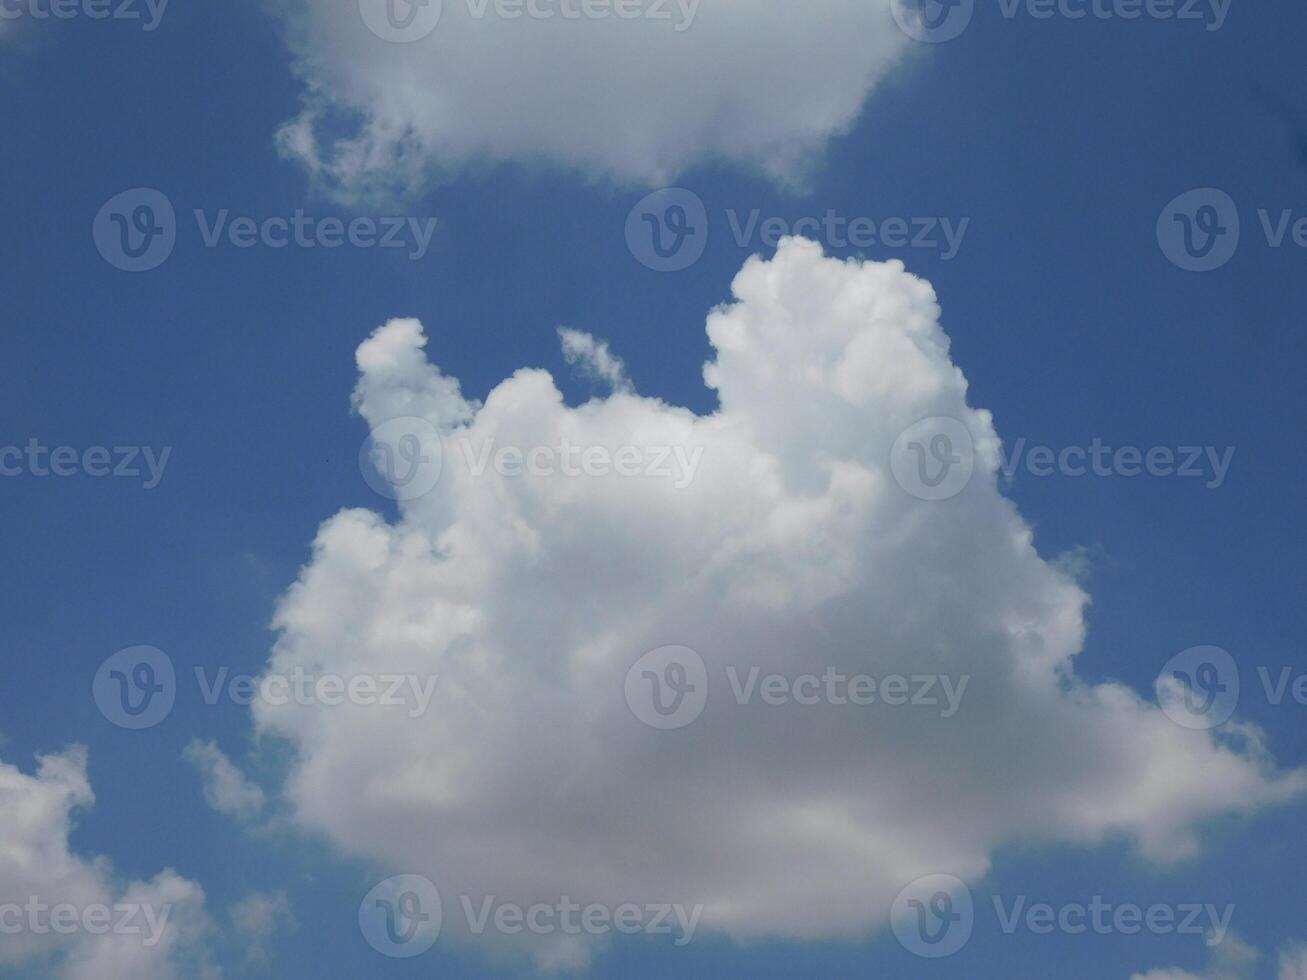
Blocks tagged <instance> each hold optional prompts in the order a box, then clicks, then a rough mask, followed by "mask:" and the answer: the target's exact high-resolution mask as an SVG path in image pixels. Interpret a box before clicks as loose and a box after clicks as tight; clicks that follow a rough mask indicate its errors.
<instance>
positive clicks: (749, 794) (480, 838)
mask: <svg viewBox="0 0 1307 980" xmlns="http://www.w3.org/2000/svg"><path fill="white" fill-rule="evenodd" d="M733 292H734V302H732V303H731V304H729V305H726V306H723V307H721V308H719V309H717V310H715V311H713V312H712V314H711V315H710V317H709V319H708V334H709V337H710V339H711V341H712V344H713V346H714V347H715V349H716V356H715V360H714V361H713V362H712V363H710V364H709V365H708V366H707V367H706V369H705V372H704V373H705V379H706V381H707V383H708V384H709V385H710V386H711V387H712V388H714V389H715V390H716V392H717V394H718V395H719V397H720V409H719V410H718V411H717V412H716V413H714V414H712V415H710V416H698V415H696V414H694V413H692V412H690V411H688V410H685V409H683V408H678V407H675V406H671V405H667V404H665V403H663V402H661V401H659V400H657V399H654V398H647V397H642V396H640V395H639V394H637V393H634V392H632V391H630V390H629V389H627V388H625V387H624V386H619V387H617V388H616V389H615V390H614V392H613V393H612V394H611V395H608V396H606V397H598V398H595V399H594V400H592V401H589V402H588V403H586V404H583V405H580V406H577V407H572V406H569V405H567V404H565V402H564V400H563V398H562V396H561V395H560V393H559V391H558V389H557V388H556V387H555V384H554V381H553V379H552V378H551V376H550V375H549V374H548V373H547V372H545V371H542V370H531V369H524V370H521V371H519V372H517V373H516V374H514V375H513V376H512V377H511V378H509V379H507V380H505V381H503V382H502V383H501V384H499V385H498V386H497V387H495V388H494V390H493V391H491V392H490V393H489V395H488V396H487V398H486V399H485V401H484V404H479V403H476V402H473V401H470V400H467V399H466V398H465V397H464V396H463V395H462V393H461V392H460V389H459V385H458V383H457V382H456V381H455V380H453V379H451V378H448V377H445V376H444V375H442V374H441V372H440V371H439V369H438V368H437V367H436V366H434V365H433V364H432V363H431V362H430V360H429V359H428V356H427V353H426V351H425V347H426V345H427V343H428V340H427V337H426V336H425V334H424V333H423V330H422V328H421V327H420V325H419V324H418V323H417V322H416V321H413V320H396V321H393V322H391V323H389V324H387V325H386V326H384V327H382V328H380V329H378V330H377V331H376V332H375V333H374V334H373V335H372V336H371V337H370V338H369V339H368V340H367V341H366V342H365V343H364V344H363V345H362V346H361V347H360V348H359V351H358V364H359V368H360V372H361V378H360V380H359V382H358V387H357V390H356V392H355V402H356V405H357V407H358V409H359V411H360V412H361V414H362V415H363V416H364V418H365V419H366V420H367V421H368V422H369V423H370V424H371V425H372V426H374V427H375V426H380V425H382V424H383V423H385V422H387V421H388V420H390V419H392V418H395V417H399V416H418V417H421V418H423V419H426V420H428V421H429V422H430V423H432V425H434V426H436V427H438V428H439V430H440V431H441V433H442V434H443V440H442V441H443V444H444V454H443V472H442V475H441V478H440V480H439V482H438V483H437V484H436V486H435V487H434V489H432V490H431V491H430V492H429V493H426V494H425V495H422V496H419V497H416V498H415V499H411V500H407V501H404V502H402V503H401V505H400V506H401V518H400V520H399V521H398V522H396V523H388V522H387V521H386V520H385V519H383V518H382V517H381V516H379V515H378V514H376V513H373V512H370V511H367V510H346V511H343V512H341V513H339V514H337V515H336V516H334V517H332V518H331V519H330V520H328V521H327V522H326V523H325V524H324V525H323V526H322V528H321V530H320V532H319V534H318V537H317V540H316V542H315V544H314V549H313V556H312V560H311V562H310V563H309V564H308V565H307V566H306V568H305V569H304V570H303V572H302V574H301V576H300V579H299V581H298V582H297V583H296V584H295V585H294V586H293V588H291V589H290V591H289V592H288V593H287V595H286V596H285V597H284V599H283V601H282V603H281V606H280V610H279V613H278V616H277V626H278V628H279V630H280V636H279V639H278V641H277V643H276V646H275V649H274V652H273V654H272V658H271V663H270V669H272V670H275V671H278V672H288V673H289V672H291V671H294V670H295V669H296V668H297V667H298V668H304V669H306V670H308V671H311V672H319V673H321V672H325V671H331V672H335V673H339V674H343V675H350V674H357V673H373V674H375V673H385V672H392V673H420V674H426V673H434V674H437V675H439V683H438V686H437V693H436V696H435V700H434V702H433V703H432V706H431V709H430V710H429V711H428V712H427V713H426V714H425V715H423V716H422V717H419V718H413V717H410V716H409V714H408V713H407V712H405V711H402V710H386V709H383V708H379V707H361V706H360V707H350V706H332V707H323V706H308V705H297V704H293V703H292V704H286V705H284V706H273V705H270V704H264V703H257V704H256V718H257V722H258V725H259V726H260V728H261V730H262V731H263V732H264V733H267V734H275V735H280V736H284V737H286V738H288V739H290V740H292V741H293V743H294V744H295V747H296V748H297V750H298V751H297V761H296V763H295V765H294V766H293V768H292V771H291V773H290V777H289V781H288V784H287V788H286V789H287V795H288V798H289V801H290V803H291V804H292V805H293V809H294V812H295V816H296V819H297V820H298V821H299V822H300V823H301V825H302V826H303V827H305V828H307V829H309V830H311V831H313V832H315V833H319V834H321V835H324V836H325V837H326V838H328V839H330V840H331V841H334V842H335V843H336V844H337V845H339V846H340V847H341V848H343V849H345V850H346V851H348V852H350V853H353V854H358V855H363V856H366V857H368V858H371V859H374V860H375V861H377V862H379V863H380V864H382V865H384V866H385V867H387V868H390V869H394V870H396V871H403V872H418V873H422V874H425V875H427V876H428V877H430V878H431V879H432V880H433V881H435V882H436V883H437V884H438V886H439V887H440V888H441V890H442V892H444V893H446V894H447V895H460V894H470V895H474V896H480V895H486V894H493V895H496V896H498V897H499V898H500V899H503V900H510V901H515V902H521V903H523V904H529V903H531V902H533V901H549V900H553V901H557V899H558V898H559V896H561V895H567V896H570V897H571V898H573V899H575V900H578V901H603V902H607V903H610V904H616V903H619V902H627V901H630V902H637V903H640V902H681V903H684V904H686V905H692V904H695V903H703V904H704V906H705V911H704V914H703V926H702V927H701V928H708V929H714V930H718V931H720V932H724V933H727V934H729V935H732V936H736V937H757V936H764V935H765V936H783V937H804V938H809V937H825V936H854V935H858V934H861V933H864V932H866V931H868V930H870V929H874V928H877V927H879V926H881V925H883V924H884V922H885V920H886V918H887V914H888V910H889V907H890V903H891V900H892V899H893V897H894V895H895V894H896V893H897V892H898V890H899V889H900V888H901V887H902V886H903V885H904V884H906V883H907V882H908V881H910V880H912V879H914V878H915V877H917V876H919V875H923V874H926V873H934V872H947V873H951V874H954V875H957V876H960V877H962V878H964V879H966V880H975V879H976V878H977V877H978V876H980V875H983V874H984V873H985V871H986V869H987V868H988V866H989V862H990V856H991V854H992V853H993V851H994V850H995V848H997V847H999V846H1000V845H1002V844H1003V843H1004V842H1008V841H1012V840H1017V839H1019V840H1022V841H1047V842H1074V843H1077V844H1092V843H1095V842H1099V841H1103V840H1106V839H1109V838H1120V839H1128V840H1130V841H1133V842H1134V843H1135V844H1136V845H1137V847H1138V849H1139V850H1140V851H1141V852H1142V853H1143V854H1144V855H1146V856H1147V857H1149V858H1152V859H1156V860H1160V861H1167V860H1173V859H1178V858H1182V857H1185V856H1187V855H1190V854H1192V853H1193V852H1194V851H1195V849H1196V847H1197V846H1198V841H1199V837H1198V832H1199V830H1200V828H1201V824H1202V822H1203V821H1204V820H1205V819H1206V818H1209V817H1213V816H1216V815H1225V814H1235V813H1248V812H1251V811H1254V810H1256V809H1258V808H1259V807H1262V806H1264V805H1267V804H1270V803H1273V802H1277V801H1281V800H1284V799H1286V798H1288V797H1290V796H1292V795H1294V794H1296V793H1298V792H1300V791H1301V790H1302V788H1303V785H1304V780H1303V776H1302V774H1300V773H1283V772H1281V771H1278V770H1277V769H1276V767H1275V765H1274V763H1273V762H1272V761H1271V760H1270V759H1269V758H1268V756H1267V754H1266V751H1265V749H1264V747H1263V746H1262V744H1261V741H1260V737H1259V735H1258V733H1257V732H1256V731H1255V730H1253V729H1250V728H1246V727H1245V728H1237V729H1235V730H1234V732H1233V734H1231V735H1219V734H1213V733H1208V732H1197V731H1190V730H1187V729H1184V728H1181V727H1179V726H1177V725H1175V724H1173V723H1172V722H1171V721H1169V720H1168V719H1167V718H1166V717H1165V716H1164V715H1163V714H1162V712H1161V711H1160V710H1159V709H1158V708H1157V707H1156V705H1155V704H1153V703H1150V702H1148V701H1145V700H1143V699H1142V698H1141V697H1140V696H1138V695H1137V694H1136V693H1135V692H1134V691H1133V690H1131V689H1129V688H1127V687H1125V686H1122V685H1119V684H1112V683H1106V684H1090V683H1086V682H1084V681H1082V680H1079V679H1077V677H1076V675H1075V672H1074V666H1073V664H1074V657H1075V655H1076V653H1077V652H1078V651H1079V650H1080V649H1081V646H1082V644H1083V641H1084V638H1085V620H1084V615H1083V614H1084V607H1085V604H1086V601H1087V596H1086V594H1085V592H1084V591H1083V590H1082V589H1081V587H1080V586H1078V585H1077V584H1076V582H1075V581H1073V580H1072V579H1070V578H1069V577H1068V576H1067V574H1065V573H1064V572H1063V571H1061V570H1060V569H1059V568H1058V567H1057V566H1056V565H1054V564H1051V563H1049V562H1047V561H1045V560H1044V559H1043V558H1042V557H1041V556H1040V555H1039V553H1038V552H1037V551H1036V549H1035V546H1034V543H1033V540H1032V533H1031V530H1030V528H1029V527H1028V525H1027V524H1026V523H1025V522H1024V520H1023V519H1022V517H1021V515H1020V514H1019V513H1018V512H1017V511H1016V509H1015V507H1014V506H1013V505H1012V503H1011V502H1010V501H1009V500H1007V499H1006V498H1004V497H1003V496H1002V495H1001V494H1000V493H999V491H998V489H997V479H996V470H997V464H998V446H999V442H998V436H997V435H996V433H995V430H994V426H993V423H992V419H991V417H990V415H989V413H987V412H985V411H984V410H981V409H977V408H973V407H971V406H970V405H969V404H968V402H967V382H966V380H965V378H964V376H963V374H962V372H961V371H960V370H959V369H958V368H957V367H956V366H955V365H954V364H953V363H952V361H951V360H950V357H949V342H948V338H947V337H946V335H945V334H944V332H943V331H942V330H941V328H940V326H939V322H938V321H939V313H940V311H939V308H938V306H937V304H936V299H935V296H934V293H933V291H932V289H931V287H930V286H929V284H927V283H926V282H923V281H922V280H920V279H917V278H915V277H913V276H912V275H910V274H908V273H907V272H906V271H905V270H904V267H903V266H902V264H901V263H898V262H890V263H885V264H879V263H873V262H865V263H864V262H858V261H848V262H844V261H837V260H835V259H831V258H827V257H825V256H824V255H823V254H822V251H821V249H820V248H819V247H818V246H816V245H814V244H812V243H809V242H805V241H801V240H793V239H792V240H787V241H786V242H784V243H783V244H782V245H781V247H780V248H779V250H778V252H777V254H776V255H775V257H774V258H773V259H772V260H771V261H764V260H761V259H758V258H754V259H751V260H749V261H748V262H747V263H746V265H745V266H744V268H743V270H742V271H741V272H740V273H739V275H738V277H737V278H736V280H735V282H734V285H733ZM442 329H456V325H449V327H447V328H442ZM931 416H949V417H952V418H955V419H957V420H959V421H960V422H961V423H962V424H963V425H964V426H965V428H966V430H967V431H968V432H969V434H970V437H971V439H972V440H973V441H974V443H975V446H976V464H975V466H976V470H975V474H974V476H973V478H972V479H971V481H970V482H969V483H968V484H967V486H966V487H965V489H964V490H963V491H962V492H961V493H959V494H958V495H957V496H955V497H953V498H951V499H947V500H940V501H923V500H920V499H917V498H916V497H914V496H912V495H910V494H909V493H906V492H905V491H904V489H903V488H902V487H901V486H900V485H899V484H898V483H896V482H895V480H894V478H893V477H892V475H891V473H890V468H889V458H890V453H891V447H892V445H893V444H894V441H895V439H896V437H897V436H898V434H899V433H900V432H901V431H902V430H903V429H904V428H905V427H907V426H909V425H910V424H912V423H914V422H916V421H917V420H919V419H922V418H926V417H931ZM490 438H493V439H494V440H495V445H497V446H500V447H503V446H517V447H522V448H527V447H532V446H559V445H561V444H562V442H563V441H564V440H568V441H570V443H571V444H573V445H576V446H604V447H608V448H609V449H610V450H612V449H615V448H616V447H620V446H624V445H630V446H637V447H654V446H679V447H683V448H687V449H688V448H696V447H697V448H702V449H703V453H702V457H701V462H700V466H699V469H698V472H697V474H696V476H695V479H694V480H693V482H692V483H690V484H689V485H688V486H680V487H679V488H678V487H677V486H676V484H675V481H673V480H670V479H665V478H660V477H658V476H640V477H619V476H616V475H608V476H591V477H568V476H563V475H557V474H556V475H553V476H533V475H518V476H513V475H500V474H499V473H497V472H496V470H495V468H494V467H493V466H491V467H487V468H486V469H485V470H484V471H483V472H481V473H480V475H477V473H476V472H475V470H476V467H475V466H474V465H473V463H475V457H469V455H468V454H467V452H466V451H465V450H464V449H463V448H462V447H463V446H464V445H465V444H470V445H472V446H478V445H480V444H481V443H482V441H483V440H486V439H490ZM422 448H423V449H424V450H425V451H427V452H431V453H433V452H435V451H436V446H435V445H434V443H432V442H431V441H428V442H427V443H426V444H425V445H424V446H423V447H422ZM469 460H471V462H470V461H469ZM667 644H684V645H686V646H689V647H691V648H693V649H694V650H696V651H698V652H699V654H700V655H701V656H702V657H703V659H704V661H705V663H706V664H707V668H708V676H709V688H708V702H707V705H706V707H705V709H704V711H703V713H702V715H701V716H700V717H699V718H698V719H697V720H696V721H695V722H694V723H693V724H690V725H688V726H686V727H683V728H680V729H677V730H671V731H657V730H654V729H653V728H651V727H648V726H646V725H645V724H643V723H642V722H641V721H639V720H638V719H637V718H636V717H635V716H634V715H633V713H632V712H631V710H629V708H628V705H627V703H626V700H625V698H624V696H623V690H624V678H625V676H626V673H627V671H628V669H629V668H630V667H631V665H632V664H633V663H634V662H635V660H636V659H637V658H639V657H640V656H641V655H642V654H643V653H644V652H645V651H648V650H651V649H653V648H657V647H661V646H664V645H667ZM1140 653H1141V654H1142V655H1149V656H1158V655H1159V654H1160V651H1140ZM1163 659H1164V658H1163ZM753 665H758V666H760V667H761V669H762V672H763V673H768V672H779V673H782V674H785V675H787V676H791V677H792V676H795V675H797V674H800V673H814V674H818V675H820V674H822V673H823V672H824V670H825V669H826V668H827V667H834V668H836V669H837V670H839V671H840V672H842V673H844V674H852V673H859V672H861V673H865V674H868V675H871V676H873V677H878V678H879V677H884V676H885V675H887V674H905V675H909V674H927V673H936V674H946V675H950V676H951V677H953V678H955V679H956V678H960V677H962V676H968V677H970V682H969V686H968V687H967V690H966V695H965V698H964V700H963V702H962V705H961V707H960V709H959V710H958V711H957V713H956V714H955V715H953V716H952V717H949V718H944V717H941V714H940V712H939V711H933V710H924V709H922V708H919V707H916V708H914V707H912V706H897V707H896V706H890V705H885V704H876V705H870V706H863V707H857V706H847V705H846V706H831V705H819V706H814V707H803V706H798V705H793V704H791V705H788V706H783V707H775V706H770V705H768V704H766V703H763V702H762V701H760V700H758V699H757V698H755V699H754V701H753V702H751V703H750V704H747V705H743V706H742V705H739V704H737V703H736V700H735V699H734V697H733V694H732V691H731V687H730V684H729V683H728V682H727V680H726V679H725V674H724V671H725V668H726V667H727V666H734V667H736V668H737V669H738V670H739V672H740V674H741V675H747V673H748V671H749V669H750V667H751V666H753ZM456 918H457V917H456V916H447V928H449V929H451V930H454V931H457V928H458V923H457V921H454V920H456Z"/></svg>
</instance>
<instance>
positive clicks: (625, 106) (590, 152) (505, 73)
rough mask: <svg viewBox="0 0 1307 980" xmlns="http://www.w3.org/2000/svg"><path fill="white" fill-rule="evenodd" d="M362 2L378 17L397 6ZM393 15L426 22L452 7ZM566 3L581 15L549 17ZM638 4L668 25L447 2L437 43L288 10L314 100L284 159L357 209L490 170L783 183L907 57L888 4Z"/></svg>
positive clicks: (333, 9) (321, 4)
mask: <svg viewBox="0 0 1307 980" xmlns="http://www.w3.org/2000/svg"><path fill="white" fill-rule="evenodd" d="M362 2H363V7H364V10H365V11H366V12H368V13H369V14H370V15H371V16H372V18H373V19H375V18H379V17H382V16H383V14H382V12H381V8H382V6H383V5H384V4H385V3H386V2H387V0H362ZM397 2H399V3H401V4H402V5H403V10H404V11H405V12H406V13H407V14H409V15H411V16H414V17H416V18H427V17H429V16H433V15H434V12H435V11H436V10H437V9H439V7H440V6H441V5H440V4H439V2H438V0H433V2H432V3H430V4H428V5H427V6H425V7H424V6H409V5H408V3H407V0H397ZM631 2H632V0H624V2H623V4H622V6H623V7H624V8H629V7H630V6H631ZM564 3H565V4H566V6H568V7H570V8H576V9H579V8H580V3H579V0H570V2H569V0H539V2H538V4H537V5H536V6H537V9H539V10H543V11H546V12H548V11H550V10H561V9H562V6H560V5H561V4H564ZM635 3H636V7H637V8H638V9H640V10H645V11H654V10H659V11H665V12H667V13H668V14H669V15H670V16H669V17H668V19H665V20H664V19H655V18H651V17H647V16H641V17H637V18H635V19H625V18H620V17H617V16H608V17H604V18H580V19H571V18H564V17H562V16H556V17H553V18H550V19H540V18H538V17H531V16H527V15H523V16H520V17H518V18H515V19H506V18H504V17H501V16H498V15H497V14H496V13H495V11H496V9H497V8H496V5H495V3H493V2H492V3H490V5H489V7H488V8H487V11H488V12H487V13H486V14H485V15H484V16H474V13H473V11H476V10H478V9H480V8H481V7H485V6H486V5H485V4H484V3H482V2H481V0H444V3H443V13H442V14H441V16H440V19H439V21H438V23H437V25H436V27H435V28H434V30H431V32H430V33H429V34H426V35H425V36H424V37H422V38H421V39H420V40H417V41H413V42H411V43H392V42H389V41H386V40H383V39H382V38H381V37H378V36H377V35H376V34H374V33H373V32H372V31H371V30H369V29H368V27H367V26H366V22H365V18H364V17H362V16H360V4H359V3H358V2H356V0H346V2H339V0H280V3H279V4H278V8H279V9H280V10H281V11H282V13H283V15H284V21H285V24H286V31H287V38H288V43H289V45H290V48H291V51H292V54H293V55H294V58H295V62H294V64H295V70H296V72H297V73H298V74H299V76H300V77H301V78H302V80H303V82H304V86H305V94H304V104H303V110H302V112H301V114H300V115H299V116H298V117H297V118H296V119H294V120H291V121H290V122H288V123H287V125H286V126H285V127H284V128H283V130H282V132H281V134H280V145H281V147H282V149H283V150H284V151H285V152H286V153H287V154H289V155H291V156H292V157H294V158H295V159H297V160H299V161H300V162H302V163H303V164H304V165H305V166H306V167H307V168H308V170H309V171H310V173H311V174H313V175H314V176H315V177H316V178H318V179H319V180H320V181H321V182H322V183H323V185H324V186H325V187H326V188H327V189H329V190H331V191H333V192H334V193H336V194H337V195H338V196H340V197H342V198H346V199H377V198H382V199H384V198H387V197H395V196H397V195H403V194H407V193H409V192H412V191H414V190H416V189H420V188H421V187H422V186H424V185H425V184H427V183H428V182H430V181H432V180H435V179H440V178H442V177H448V176H450V175H452V174H454V173H456V172H457V171H459V170H460V169H461V168H463V167H464V166H466V165H468V164H481V163H483V162H485V161H491V162H498V161H519V162H520V161H533V160H545V161H548V162H550V163H554V164H561V165H563V166H566V167H575V168H580V169H582V170H584V171H586V172H591V173H599V174H603V175H606V176H612V177H615V178H617V179H619V180H624V181H639V182H649V183H662V182H665V181H667V180H670V179H671V178H672V177H673V176H674V175H676V174H677V173H679V172H680V171H682V170H684V169H685V168H687V167H688V166H691V165H693V164H695V163H698V162H701V161H704V160H709V159H723V160H729V161H734V162H738V163H742V164H744V165H746V166H749V167H754V168H759V169H761V170H763V171H765V172H768V173H770V174H773V175H776V176H778V177H782V178H788V177H794V176H796V175H797V174H799V173H800V171H801V170H802V167H803V164H804V162H805V158H806V157H808V156H809V155H810V154H811V153H813V152H814V151H817V150H819V149H820V148H821V147H822V145H823V143H824V142H825V141H826V140H827V139H828V138H829V137H830V136H832V135H833V134H836V133H839V132H841V131H843V130H845V129H847V128H848V127H849V126H850V124H851V123H852V122H853V120H854V119H855V117H856V116H857V113H858V111H859V109H860V108H861V106H862V103H863V100H864V99H865V98H866V96H867V93H868V92H869V91H870V89H871V88H872V87H873V86H874V85H875V84H876V82H877V81H878V80H879V79H880V78H882V77H883V76H884V75H885V73H886V72H887V71H889V70H890V68H892V67H893V66H894V65H895V64H896V63H897V62H898V60H899V59H900V57H901V56H902V54H903V52H904V50H905V48H906V47H907V45H908V43H909V42H908V39H907V38H906V37H905V36H904V34H903V33H902V32H901V31H900V30H899V29H898V28H897V27H896V26H895V24H894V21H893V19H892V18H891V16H890V13H889V2H888V0H805V2H803V3H794V2H793V0H703V2H702V3H701V4H700V3H697V2H695V3H686V2H684V0H681V2H679V3H678V2H674V0H668V2H666V3H663V2H661V0H659V2H657V3H655V2H654V0H635ZM372 8H378V9H377V10H373V9H372ZM683 11H691V12H692V13H693V17H692V19H689V20H688V21H687V18H686V15H685V13H684V12H683ZM384 23H385V22H384V21H383V22H382V24H383V26H384ZM422 23H423V21H422V19H418V20H416V21H415V25H416V26H417V27H421V26H422ZM687 23H688V26H685V25H686V24H687ZM683 26H685V29H679V28H681V27H683Z"/></svg>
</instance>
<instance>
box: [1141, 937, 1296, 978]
mask: <svg viewBox="0 0 1307 980" xmlns="http://www.w3.org/2000/svg"><path fill="white" fill-rule="evenodd" d="M1259 959H1261V954H1260V953H1259V952H1258V951H1257V950H1255V949H1254V948H1253V947H1251V946H1249V945H1248V944H1247V943H1244V942H1241V941H1240V940H1239V939H1237V938H1236V937H1233V936H1231V937H1229V938H1227V939H1226V941H1225V942H1223V943H1222V944H1221V945H1220V946H1217V947H1216V948H1215V949H1214V950H1213V951H1212V961H1211V963H1210V964H1209V965H1208V967H1207V969H1205V970H1203V972H1201V973H1190V972H1189V971H1187V970H1180V969H1175V968H1168V969H1158V970H1149V971H1148V972H1147V973H1136V974H1134V975H1133V976H1132V977H1131V980H1251V978H1252V977H1253V976H1254V970H1255V968H1256V966H1257V961H1258V960H1259ZM1278 959H1279V963H1278V970H1277V972H1276V976H1277V977H1278V978H1279V980H1307V945H1304V944H1303V943H1290V944H1288V945H1287V946H1284V947H1282V948H1281V949H1280V951H1279V957H1278Z"/></svg>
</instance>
